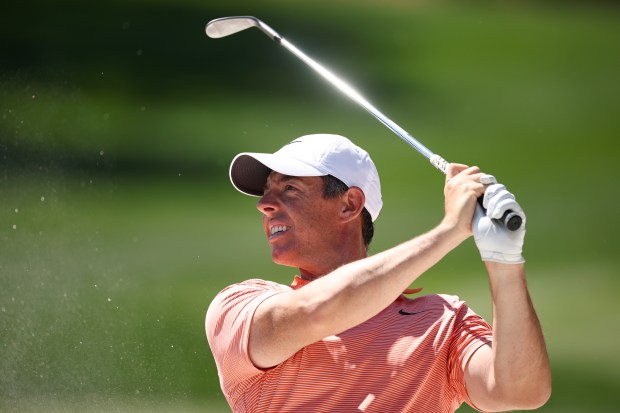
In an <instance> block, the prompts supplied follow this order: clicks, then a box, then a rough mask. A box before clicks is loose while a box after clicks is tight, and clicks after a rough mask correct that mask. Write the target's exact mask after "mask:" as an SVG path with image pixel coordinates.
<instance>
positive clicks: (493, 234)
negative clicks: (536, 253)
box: [472, 175, 525, 264]
mask: <svg viewBox="0 0 620 413" xmlns="http://www.w3.org/2000/svg"><path fill="white" fill-rule="evenodd" d="M481 181H482V183H485V184H486V183H493V185H490V186H489V187H487V189H486V192H485V193H484V201H483V203H482V204H483V206H484V208H486V213H485V211H484V210H483V209H482V208H481V207H480V205H478V206H477V208H476V213H475V214H474V220H473V222H472V227H473V232H474V240H475V241H476V246H477V247H478V250H479V251H480V256H481V257H482V260H483V261H495V262H501V263H505V264H520V263H523V262H525V259H524V258H523V256H522V255H521V253H522V249H523V240H524V238H525V214H524V213H523V209H522V208H521V206H520V205H519V204H518V203H517V201H516V200H515V197H514V195H513V194H511V193H510V192H508V191H507V190H506V187H505V186H504V185H501V184H498V183H497V181H496V180H495V178H494V177H493V176H491V175H486V176H484V177H483V178H482V179H481ZM507 210H512V211H515V212H518V213H519V215H521V217H522V218H523V223H522V224H521V227H520V228H519V229H517V230H516V231H510V230H509V229H507V228H506V227H505V226H504V225H503V224H501V223H500V222H498V221H495V220H496V219H500V218H501V217H502V216H503V215H504V213H505V212H506V211H507Z"/></svg>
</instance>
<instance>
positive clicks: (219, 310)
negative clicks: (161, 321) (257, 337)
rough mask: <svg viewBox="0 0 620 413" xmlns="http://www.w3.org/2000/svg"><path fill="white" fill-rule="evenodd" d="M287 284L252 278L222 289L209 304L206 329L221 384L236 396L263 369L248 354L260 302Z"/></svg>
mask: <svg viewBox="0 0 620 413" xmlns="http://www.w3.org/2000/svg"><path fill="white" fill-rule="evenodd" d="M286 288H287V287H285V286H283V285H280V284H276V283H272V282H269V281H263V280H249V281H245V282H242V283H239V284H234V285H231V286H230V287H227V288H225V289H224V290H222V291H221V292H220V293H219V294H218V295H217V296H216V297H215V299H214V300H213V301H212V302H211V304H210V305H209V309H208V310H207V315H206V319H205V330H206V333H207V340H208V341H209V346H210V347H211V352H212V353H213V357H214V359H215V363H216V365H217V370H218V376H219V379H220V385H221V386H222V389H223V390H224V393H225V394H229V395H231V396H234V394H239V393H240V392H243V391H244V389H245V388H246V387H247V386H249V385H250V384H251V381H252V380H251V379H252V378H254V377H257V376H258V375H259V374H261V373H262V370H260V369H258V368H256V367H255V366H254V364H253V363H252V361H251V360H250V356H249V354H248V341H249V336H250V324H251V322H252V318H253V317H254V313H255V311H256V309H257V308H258V306H259V305H260V304H261V303H262V302H263V301H265V300H266V299H268V298H269V297H272V296H274V295H276V294H279V293H281V292H283V291H285V290H286Z"/></svg>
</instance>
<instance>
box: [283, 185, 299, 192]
mask: <svg viewBox="0 0 620 413" xmlns="http://www.w3.org/2000/svg"><path fill="white" fill-rule="evenodd" d="M295 189H297V188H295V187H294V186H293V185H286V186H285V187H284V190H285V191H294V190H295Z"/></svg>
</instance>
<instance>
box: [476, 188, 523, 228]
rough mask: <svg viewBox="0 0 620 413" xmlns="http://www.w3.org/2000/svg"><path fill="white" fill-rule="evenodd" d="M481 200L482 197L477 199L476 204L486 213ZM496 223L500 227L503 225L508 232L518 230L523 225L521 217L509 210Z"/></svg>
mask: <svg viewBox="0 0 620 413" xmlns="http://www.w3.org/2000/svg"><path fill="white" fill-rule="evenodd" d="M482 200H483V197H482V196H481V197H479V198H478V203H479V204H480V206H481V207H482V209H484V210H485V211H486V209H485V208H484V206H483V205H482ZM496 221H499V222H501V223H502V225H504V226H505V227H506V228H508V230H510V231H516V230H518V229H519V228H521V225H522V224H523V218H522V217H521V215H519V214H518V213H517V212H515V211H513V210H510V209H509V210H508V211H506V212H504V215H502V217H501V218H500V219H498V220H496Z"/></svg>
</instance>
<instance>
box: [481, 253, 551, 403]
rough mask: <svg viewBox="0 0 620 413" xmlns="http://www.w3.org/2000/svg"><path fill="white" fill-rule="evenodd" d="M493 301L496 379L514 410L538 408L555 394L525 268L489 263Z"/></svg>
mask: <svg viewBox="0 0 620 413" xmlns="http://www.w3.org/2000/svg"><path fill="white" fill-rule="evenodd" d="M485 264H486V267H487V271H488V273H489V278H490V282H491V292H492V297H493V375H494V381H495V385H496V386H497V390H498V392H499V394H502V395H504V396H505V397H507V398H508V399H509V400H511V402H512V403H516V404H517V405H513V406H512V408H521V409H524V408H535V407H538V406H540V405H542V404H544V403H545V402H546V400H547V399H548V397H549V395H550V391H551V371H550V366H549V359H548V357H547V350H546V346H545V341H544V337H543V334H542V329H541V326H540V322H539V320H538V317H537V316H536V312H535V311H534V307H533V305H532V302H531V299H530V296H529V292H528V289H527V282H526V277H525V269H524V266H523V264H519V265H510V264H500V263H496V262H486V263H485Z"/></svg>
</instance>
